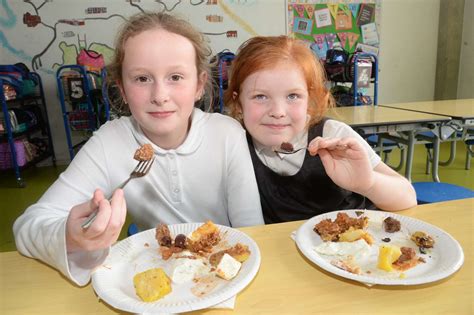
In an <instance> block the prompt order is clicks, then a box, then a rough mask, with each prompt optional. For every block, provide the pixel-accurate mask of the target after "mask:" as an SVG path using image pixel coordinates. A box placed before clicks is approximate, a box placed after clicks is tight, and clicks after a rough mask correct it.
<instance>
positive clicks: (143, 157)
mask: <svg viewBox="0 0 474 315" xmlns="http://www.w3.org/2000/svg"><path fill="white" fill-rule="evenodd" d="M153 154H154V151H153V147H152V146H151V144H149V143H146V144H144V145H142V146H141V147H140V148H138V149H137V150H136V151H135V155H134V156H133V158H134V159H135V160H137V161H140V162H141V161H148V160H151V159H152V158H153Z"/></svg>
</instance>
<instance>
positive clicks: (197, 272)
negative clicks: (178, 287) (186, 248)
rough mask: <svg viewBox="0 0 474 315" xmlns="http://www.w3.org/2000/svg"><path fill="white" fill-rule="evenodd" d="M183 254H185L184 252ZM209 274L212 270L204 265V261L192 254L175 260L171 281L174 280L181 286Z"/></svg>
mask: <svg viewBox="0 0 474 315" xmlns="http://www.w3.org/2000/svg"><path fill="white" fill-rule="evenodd" d="M182 254H184V252H183V253H182ZM189 254H191V253H189ZM209 272H210V268H209V266H208V265H206V264H205V263H204V261H203V259H201V258H198V257H195V256H193V255H192V254H191V255H190V256H182V257H177V258H176V259H174V261H173V266H172V271H171V280H173V282H174V283H177V284H181V283H185V282H189V281H191V280H193V279H195V278H197V277H203V276H206V275H208V274H209Z"/></svg>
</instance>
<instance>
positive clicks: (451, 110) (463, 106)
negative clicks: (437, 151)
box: [380, 99, 474, 178]
mask: <svg viewBox="0 0 474 315" xmlns="http://www.w3.org/2000/svg"><path fill="white" fill-rule="evenodd" d="M380 106H383V107H390V108H396V109H403V110H407V111H411V112H418V113H428V114H436V115H442V116H447V117H451V121H450V122H448V123H447V124H442V125H441V126H439V127H438V128H435V129H434V130H432V132H433V136H432V137H430V136H424V135H419V136H418V137H419V138H420V139H422V140H425V141H428V142H431V143H432V144H433V148H436V147H439V143H440V141H449V142H450V143H451V147H450V154H449V157H448V159H447V160H446V161H443V162H439V160H438V159H437V158H438V157H437V156H435V155H434V154H433V165H432V170H433V171H432V174H433V177H436V178H437V177H438V175H437V174H438V165H442V166H447V165H449V164H451V163H452V162H453V161H454V159H455V157H456V143H457V141H459V140H461V141H464V140H467V139H472V137H473V128H474V99H460V100H445V101H426V102H413V103H400V104H389V105H380ZM458 128H462V133H458V132H456V129H458ZM459 134H461V135H460V136H459ZM466 165H467V164H466ZM466 169H467V166H466Z"/></svg>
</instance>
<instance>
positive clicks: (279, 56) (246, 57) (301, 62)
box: [224, 36, 334, 126]
mask: <svg viewBox="0 0 474 315" xmlns="http://www.w3.org/2000/svg"><path fill="white" fill-rule="evenodd" d="M280 61H291V62H294V63H295V64H297V65H298V66H299V67H300V69H301V71H302V73H303V76H304V78H305V81H306V86H307V87H308V96H309V102H308V114H309V115H310V116H311V118H310V121H309V123H308V124H309V126H312V125H314V124H316V123H318V122H319V121H320V120H321V118H322V116H323V115H324V113H325V112H326V110H327V109H328V108H329V107H332V106H334V99H333V97H332V95H331V93H330V92H329V90H328V89H327V88H326V81H327V79H326V73H325V71H324V68H323V66H322V65H321V63H320V61H319V59H317V58H316V56H315V55H314V54H313V53H312V51H311V50H310V49H309V47H308V45H307V44H306V43H305V42H303V41H301V40H297V39H293V38H289V37H287V36H257V37H253V38H251V39H249V40H247V41H246V42H244V43H243V44H242V45H241V46H240V47H239V50H238V51H237V57H236V58H235V59H234V60H233V61H232V67H231V71H230V77H229V85H228V88H227V90H226V91H225V94H224V102H225V104H226V107H227V108H228V109H229V114H230V116H232V117H234V118H236V119H238V120H240V121H241V122H242V119H241V113H242V106H241V104H240V101H239V98H238V97H235V94H234V93H237V95H239V94H240V88H241V85H242V83H243V82H244V81H245V79H246V78H247V77H248V76H250V75H251V74H253V73H255V72H257V71H260V70H264V69H271V68H273V67H275V65H276V64H277V63H278V62H280Z"/></svg>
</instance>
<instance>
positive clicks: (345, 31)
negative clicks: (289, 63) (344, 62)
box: [287, 0, 381, 60]
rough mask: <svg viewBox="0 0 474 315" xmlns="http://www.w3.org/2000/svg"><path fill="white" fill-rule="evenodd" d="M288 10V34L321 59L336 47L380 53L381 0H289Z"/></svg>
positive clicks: (351, 50)
mask: <svg viewBox="0 0 474 315" xmlns="http://www.w3.org/2000/svg"><path fill="white" fill-rule="evenodd" d="M287 14H288V16H287V21H288V25H287V33H288V35H289V36H291V37H294V38H298V39H302V40H304V41H307V42H308V44H309V45H310V47H311V49H312V50H313V51H314V53H315V54H316V55H317V56H318V57H319V58H320V59H323V60H324V59H325V58H326V53H327V50H328V49H332V48H335V47H340V48H343V49H344V50H346V51H348V52H349V53H353V52H355V51H363V52H366V53H371V54H375V55H378V52H379V45H380V36H379V34H380V16H381V0H288V1H287ZM310 21H311V22H310Z"/></svg>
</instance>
